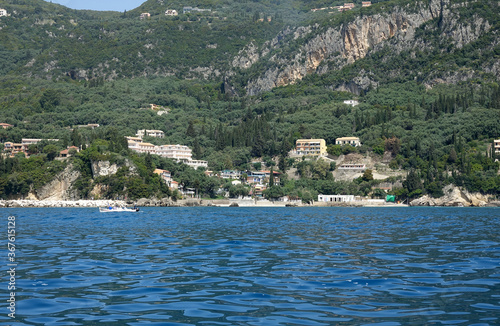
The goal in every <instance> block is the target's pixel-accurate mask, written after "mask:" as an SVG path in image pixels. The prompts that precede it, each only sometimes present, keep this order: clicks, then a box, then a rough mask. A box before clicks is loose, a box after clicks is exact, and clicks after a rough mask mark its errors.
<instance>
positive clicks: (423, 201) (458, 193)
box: [410, 185, 491, 207]
mask: <svg viewBox="0 0 500 326" xmlns="http://www.w3.org/2000/svg"><path fill="white" fill-rule="evenodd" d="M443 192H444V196H442V197H440V198H433V197H431V196H429V195H425V196H422V197H420V198H417V199H415V200H412V201H411V202H410V206H463V207H469V206H475V207H483V206H486V205H488V204H489V202H490V201H491V200H490V198H488V197H487V196H485V195H482V194H480V193H469V192H468V191H466V190H461V189H460V188H458V187H455V186H453V185H448V186H446V187H444V188H443Z"/></svg>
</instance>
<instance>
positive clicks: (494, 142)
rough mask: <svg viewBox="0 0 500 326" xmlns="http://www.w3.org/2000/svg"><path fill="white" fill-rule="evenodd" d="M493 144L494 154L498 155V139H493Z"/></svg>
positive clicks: (499, 153) (499, 146)
mask: <svg viewBox="0 0 500 326" xmlns="http://www.w3.org/2000/svg"><path fill="white" fill-rule="evenodd" d="M493 146H495V154H496V155H500V139H495V140H494V141H493Z"/></svg>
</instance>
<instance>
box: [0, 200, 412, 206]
mask: <svg viewBox="0 0 500 326" xmlns="http://www.w3.org/2000/svg"><path fill="white" fill-rule="evenodd" d="M131 204H132V203H131V202H126V201H123V200H83V199H82V200H31V199H19V200H15V199H14V200H0V208H43V207H46V208H59V207H67V208H72V207H82V208H95V207H108V206H130V205H131ZM136 205H137V206H139V207H408V206H409V205H406V204H394V203H385V202H384V203H373V202H369V201H366V202H363V201H361V202H349V203H326V202H314V203H312V204H303V203H302V202H298V201H297V202H283V201H274V202H273V201H268V200H238V199H234V200H232V199H213V200H207V199H185V200H178V201H172V200H170V199H162V200H156V199H146V198H143V199H140V200H138V201H137V202H136Z"/></svg>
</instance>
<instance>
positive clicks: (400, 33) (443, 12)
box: [233, 0, 490, 95]
mask: <svg viewBox="0 0 500 326" xmlns="http://www.w3.org/2000/svg"><path fill="white" fill-rule="evenodd" d="M435 18H438V19H440V20H441V23H440V24H441V26H442V32H443V34H444V35H445V36H447V37H450V38H451V39H452V40H453V42H454V43H455V45H456V46H457V47H462V46H464V45H465V44H467V43H470V42H472V41H474V40H476V39H477V38H478V37H479V36H480V35H481V34H482V33H484V32H487V31H488V30H489V29H490V25H489V23H488V22H487V21H485V20H483V19H481V18H479V17H476V19H475V20H472V21H470V22H465V23H464V22H462V23H460V22H459V17H456V15H454V14H452V13H451V9H450V4H449V0H431V1H430V2H425V3H424V2H417V3H414V4H413V5H412V6H411V7H410V5H408V6H406V7H396V8H393V9H392V10H391V12H390V13H386V14H375V15H370V16H360V17H358V18H356V19H355V20H354V21H352V22H349V23H346V24H343V25H340V26H338V27H330V28H327V29H326V30H325V29H324V28H323V29H322V28H321V27H320V26H317V25H316V26H308V27H299V28H297V29H296V30H295V31H293V30H288V31H286V32H284V33H283V35H281V38H284V37H285V36H287V35H293V40H296V39H300V38H303V37H305V36H307V35H309V34H311V33H313V34H317V35H316V36H315V37H313V38H310V39H309V40H308V41H306V42H305V43H304V44H303V45H302V46H301V47H300V48H299V50H298V51H297V52H296V54H295V56H294V57H293V58H292V59H291V60H290V58H285V57H281V56H280V55H279V54H276V55H273V56H270V57H269V58H268V60H269V61H271V62H273V63H275V64H274V65H273V66H274V67H272V68H269V69H268V70H267V71H265V72H263V73H262V74H261V76H260V77H258V78H256V79H254V80H251V81H250V82H249V83H248V85H247V93H248V94H249V95H255V94H258V93H260V92H262V91H267V90H270V89H272V88H274V87H277V86H283V85H288V84H293V83H294V82H296V81H298V80H301V79H303V78H304V77H305V76H306V75H308V74H313V73H317V74H322V73H325V72H327V71H329V70H338V69H341V68H342V67H343V66H345V65H347V64H351V63H353V62H355V61H357V60H359V59H362V58H364V57H365V56H366V55H367V54H368V53H369V52H370V51H377V50H379V49H381V48H382V47H383V46H385V45H389V46H390V47H391V49H393V50H394V52H395V54H397V53H398V52H400V51H402V50H405V49H408V48H412V47H417V48H418V47H420V46H423V45H422V44H417V43H418V42H417V41H416V39H415V32H416V30H417V28H418V27H420V26H422V24H424V23H426V22H428V21H430V20H432V19H435ZM309 37H310V36H309ZM288 40H290V37H289V38H288ZM284 45H285V44H283V46H284ZM280 46H281V45H280V40H279V39H278V40H276V41H275V42H268V43H266V44H265V45H264V47H263V49H261V50H260V51H259V50H258V49H256V47H255V46H252V47H248V48H246V49H245V50H244V51H242V52H241V53H240V54H239V56H238V57H237V58H236V59H235V60H233V66H235V67H236V66H237V67H238V68H240V69H248V68H250V67H251V66H252V65H253V64H254V63H256V62H257V61H258V60H262V59H265V58H264V56H265V55H266V54H267V53H269V52H270V51H271V52H272V50H273V49H276V48H279V47H280ZM276 53H279V51H276ZM358 77H359V78H360V79H361V81H362V82H363V83H364V84H365V85H364V86H361V88H365V87H368V86H369V85H370V84H372V82H370V81H368V82H367V81H366V78H367V76H366V75H363V76H358ZM353 82H354V83H356V84H357V82H356V81H353ZM351 86H352V85H351ZM359 86H360V85H356V87H359ZM346 90H351V89H350V86H346Z"/></svg>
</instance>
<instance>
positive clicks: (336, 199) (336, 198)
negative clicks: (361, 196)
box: [318, 195, 355, 203]
mask: <svg viewBox="0 0 500 326" xmlns="http://www.w3.org/2000/svg"><path fill="white" fill-rule="evenodd" d="M354 200H355V199H354V195H318V201H321V202H330V203H350V202H353V201H354Z"/></svg>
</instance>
